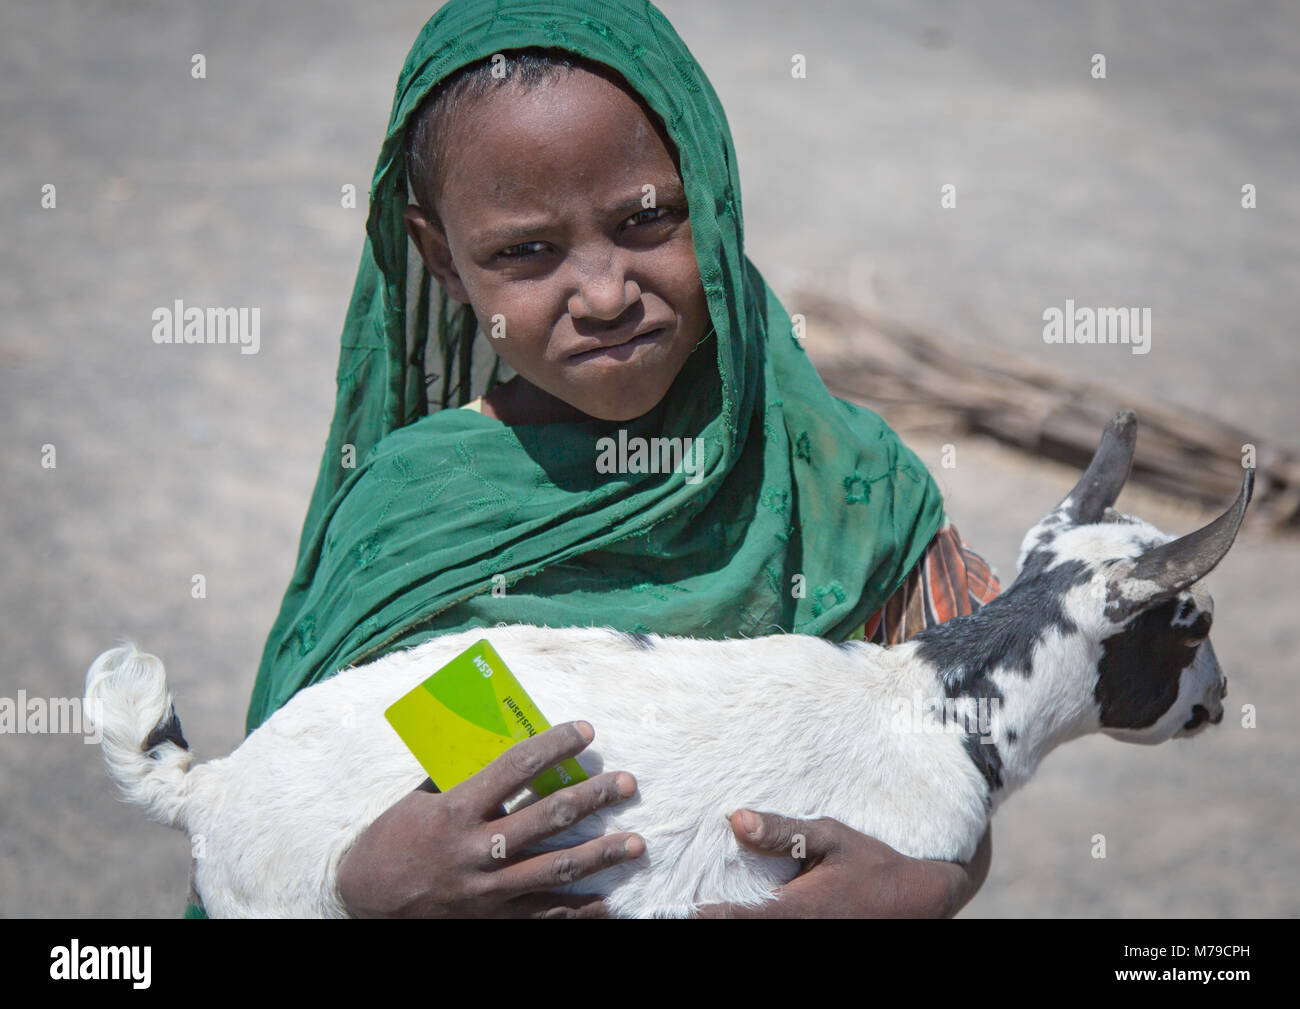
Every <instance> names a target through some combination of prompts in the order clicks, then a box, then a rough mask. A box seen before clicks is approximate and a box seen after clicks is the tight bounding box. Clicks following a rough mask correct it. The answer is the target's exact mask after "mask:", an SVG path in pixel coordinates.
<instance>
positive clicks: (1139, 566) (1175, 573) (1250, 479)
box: [1106, 469, 1255, 623]
mask: <svg viewBox="0 0 1300 1009" xmlns="http://www.w3.org/2000/svg"><path fill="white" fill-rule="evenodd" d="M1254 489H1255V471H1254V470H1253V469H1248V470H1246V475H1245V476H1244V477H1243V478H1242V481H1241V490H1240V491H1239V492H1238V494H1237V500H1236V501H1234V502H1233V504H1232V506H1231V507H1230V508H1229V509H1228V510H1227V511H1226V512H1224V513H1223V514H1222V515H1220V516H1219V517H1218V518H1217V519H1215V520H1214V521H1213V522H1211V523H1210V524H1209V525H1207V526H1205V527H1204V528H1201V529H1197V530H1196V532H1194V533H1188V534H1187V535H1186V536H1182V537H1179V538H1178V539H1176V540H1172V541H1171V542H1169V543H1164V544H1162V545H1161V546H1158V547H1153V548H1152V549H1150V550H1148V551H1147V552H1146V553H1144V554H1142V556H1140V557H1138V558H1137V559H1136V560H1135V561H1132V562H1130V563H1127V564H1123V565H1121V566H1119V567H1118V568H1116V570H1115V572H1114V574H1113V575H1112V576H1111V578H1110V587H1109V592H1108V594H1107V598H1106V616H1107V617H1109V618H1111V619H1112V620H1115V621H1116V622H1117V623H1118V622H1121V621H1123V620H1127V619H1128V617H1129V616H1131V615H1132V614H1133V613H1136V612H1137V611H1138V610H1142V609H1146V608H1147V607H1149V606H1152V605H1154V604H1156V603H1158V602H1161V601H1163V600H1165V599H1168V598H1169V597H1171V596H1175V595H1177V594H1178V593H1179V592H1182V591H1183V589H1185V588H1187V587H1188V586H1189V585H1192V584H1193V583H1195V582H1198V581H1200V580H1201V579H1202V578H1204V577H1205V576H1206V575H1208V574H1209V573H1210V572H1211V571H1212V570H1213V569H1214V566H1215V565H1216V564H1218V563H1219V561H1221V560H1223V558H1224V555H1226V554H1227V552H1228V548H1229V547H1231V546H1232V541H1233V540H1234V539H1236V537H1237V530H1238V529H1240V528H1241V522H1242V520H1243V519H1244V518H1245V517H1246V506H1247V505H1248V504H1250V495H1251V493H1252V492H1253V491H1254Z"/></svg>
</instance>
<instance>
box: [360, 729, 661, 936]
mask: <svg viewBox="0 0 1300 1009" xmlns="http://www.w3.org/2000/svg"><path fill="white" fill-rule="evenodd" d="M593 738H595V731H594V730H593V729H592V727H591V726H590V725H589V724H588V723H586V722H566V723H565V724H563V725H557V726H555V727H554V728H552V729H548V730H547V731H546V732H543V733H541V734H540V735H538V736H534V737H533V738H532V739H526V740H524V741H523V742H520V743H517V744H516V745H514V746H512V747H511V748H510V749H509V750H507V751H506V752H505V753H503V754H502V755H501V756H500V757H498V758H497V759H496V760H494V761H493V762H492V763H491V764H489V765H488V766H487V767H485V768H483V770H481V771H479V772H478V773H477V774H475V775H474V776H473V777H471V778H468V779H466V780H465V781H463V782H461V783H460V784H459V785H457V786H456V787H455V788H452V789H449V790H448V791H446V792H442V793H440V792H437V791H436V790H434V789H432V787H431V785H430V784H429V783H428V782H426V783H425V785H423V786H421V787H420V788H418V789H416V790H415V791H414V792H412V793H411V794H410V795H407V796H406V797H405V798H403V799H402V800H401V801H399V802H398V803H397V804H396V805H394V806H392V807H391V808H390V809H388V811H387V812H385V813H384V814H383V815H382V816H380V817H379V819H377V820H376V821H375V822H374V823H372V824H371V825H370V827H369V828H367V829H366V831H365V833H363V834H362V835H361V836H360V837H359V838H358V839H357V841H356V843H355V844H353V846H352V848H351V849H350V850H349V851H348V853H347V854H346V855H345V856H344V858H343V861H342V862H341V863H340V865H339V873H338V896H339V899H340V901H341V902H342V904H343V906H344V907H345V908H346V909H347V911H348V913H349V914H351V915H352V916H353V917H442V916H456V917H501V916H505V917H543V916H558V915H564V916H575V917H587V916H592V917H601V916H603V915H604V914H605V907H604V904H603V903H602V902H601V900H600V898H599V897H598V896H594V895H588V894H549V893H547V892H546V891H547V890H549V889H551V888H552V887H555V886H559V885H562V884H566V883H572V882H573V881H574V880H577V879H581V878H583V877H584V876H589V875H591V874H592V873H594V872H596V871H597V870H599V869H604V868H607V867H609V866H611V865H617V864H618V863H620V862H626V861H629V860H630V859H633V858H636V857H638V856H639V855H640V854H641V853H642V852H643V851H645V841H644V840H643V839H642V838H641V837H639V836H637V835H636V834H627V833H624V834H609V835H606V836H604V837H598V838H595V839H593V840H591V841H588V842H586V843H585V844H580V845H578V846H577V847H575V848H566V849H562V850H559V851H552V852H547V853H546V854H542V855H535V856H533V857H531V858H523V859H521V858H520V857H518V856H517V855H516V854H515V853H516V852H522V851H525V850H527V849H528V848H529V847H530V846H532V845H534V844H536V843H538V842H539V841H542V840H544V839H545V838H548V837H551V836H552V835H554V834H558V833H560V832H561V831H563V830H565V829H566V828H568V827H571V826H572V825H573V824H574V823H576V822H577V821H578V820H580V819H582V817H584V816H587V815H588V814H590V813H593V812H595V811H596V810H597V809H600V808H601V807H603V806H608V805H612V804H613V803H615V802H622V801H623V800H624V799H627V798H629V797H630V796H631V795H632V793H633V792H635V791H636V780H635V779H634V778H633V777H632V775H630V774H628V773H626V772H613V771H610V772H606V773H605V774H601V775H598V776H596V777H594V778H591V779H589V780H587V781H582V782H579V783H578V784H576V785H570V786H569V787H568V788H562V789H560V790H559V791H558V792H556V793H554V794H553V795H549V796H547V797H546V798H544V799H541V800H540V801H538V802H535V803H533V804H532V805H530V806H527V807H525V808H524V809H521V810H518V811H516V812H514V813H511V814H510V815H509V816H507V815H505V813H504V811H503V810H502V808H501V803H502V802H504V801H505V800H506V799H508V798H509V797H510V796H512V795H514V794H515V793H516V792H518V791H519V790H520V789H521V788H523V787H524V786H525V785H527V784H528V782H529V781H531V780H532V779H533V778H535V777H537V775H538V774H540V773H541V772H542V771H543V770H545V769H546V768H548V767H552V766H554V765H555V764H558V763H559V762H560V761H562V760H564V759H565V758H567V757H574V756H577V755H578V754H579V753H581V752H582V751H583V750H584V749H586V747H587V744H588V743H590V742H591V741H592V739H593Z"/></svg>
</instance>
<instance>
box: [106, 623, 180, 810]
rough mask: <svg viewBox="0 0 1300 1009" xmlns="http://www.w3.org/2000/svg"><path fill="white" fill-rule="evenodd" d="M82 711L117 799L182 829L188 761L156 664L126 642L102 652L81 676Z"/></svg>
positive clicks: (160, 668)
mask: <svg viewBox="0 0 1300 1009" xmlns="http://www.w3.org/2000/svg"><path fill="white" fill-rule="evenodd" d="M85 712H86V714H87V715H88V717H89V718H90V720H91V722H92V724H93V726H94V728H95V729H96V730H97V731H98V732H99V733H101V734H102V735H101V742H102V743H103V748H104V764H105V765H106V766H107V768H108V776H109V777H110V778H112V779H113V781H114V782H115V783H116V785H117V787H118V790H119V791H120V792H121V793H122V798H124V799H125V800H126V801H127V802H131V803H134V804H136V805H138V806H143V807H144V808H145V810H146V812H148V814H149V815H150V816H151V817H153V819H155V820H157V821H158V822H159V823H165V824H167V825H168V826H169V827H179V828H180V829H181V830H184V829H185V827H186V825H185V819H186V817H185V806H186V799H187V791H188V790H187V788H186V772H188V771H189V769H190V762H191V761H192V759H193V757H192V755H191V754H190V744H189V743H187V742H186V741H185V737H184V736H183V735H181V723H180V719H178V718H177V717H176V708H175V707H174V706H173V704H172V696H171V692H170V691H169V690H168V689H167V677H166V674H165V673H164V672H163V664H162V661H161V660H160V659H158V658H157V657H156V656H153V655H148V654H146V653H144V652H141V651H140V650H139V649H137V648H136V647H135V645H134V644H132V643H131V642H129V641H128V642H127V643H126V644H125V645H123V646H122V647H121V648H113V649H110V650H109V651H107V652H104V654H102V655H101V656H100V657H99V658H97V659H96V660H95V661H94V663H93V664H92V665H91V667H90V669H89V671H88V672H87V673H86V698H85Z"/></svg>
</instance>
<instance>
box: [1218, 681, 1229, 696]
mask: <svg viewBox="0 0 1300 1009" xmlns="http://www.w3.org/2000/svg"><path fill="white" fill-rule="evenodd" d="M1227 696H1228V678H1227V677H1226V676H1225V677H1224V678H1223V682H1222V683H1220V684H1219V700H1223V699H1224V698H1225V697H1227Z"/></svg>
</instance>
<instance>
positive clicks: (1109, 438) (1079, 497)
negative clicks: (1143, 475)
mask: <svg viewBox="0 0 1300 1009" xmlns="http://www.w3.org/2000/svg"><path fill="white" fill-rule="evenodd" d="M1136 444H1137V415H1136V414H1135V413H1134V412H1133V411H1132V410H1121V411H1120V412H1119V413H1117V414H1115V416H1114V417H1112V418H1111V421H1110V423H1109V424H1107V425H1106V430H1105V431H1103V432H1102V434H1101V444H1099V445H1098V446H1097V452H1096V454H1094V455H1093V457H1092V462H1090V463H1089V464H1088V468H1087V469H1086V470H1084V473H1083V476H1082V477H1080V478H1079V482H1078V483H1077V484H1075V485H1074V490H1072V491H1070V493H1069V494H1068V495H1067V496H1066V498H1065V500H1064V501H1062V502H1061V503H1060V504H1059V505H1057V509H1058V510H1059V511H1061V512H1063V513H1064V514H1065V515H1066V516H1067V517H1068V518H1069V520H1070V522H1071V523H1072V524H1074V525H1081V526H1086V525H1092V524H1093V523H1094V522H1100V521H1102V517H1103V515H1104V514H1105V511H1106V509H1107V508H1109V507H1110V506H1111V505H1113V504H1114V503H1115V499H1116V498H1117V497H1119V492H1120V491H1121V490H1122V489H1123V488H1124V482H1125V481H1126V480H1127V479H1128V474H1129V469H1130V467H1131V466H1132V465H1133V448H1134V446H1135V445H1136Z"/></svg>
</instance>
